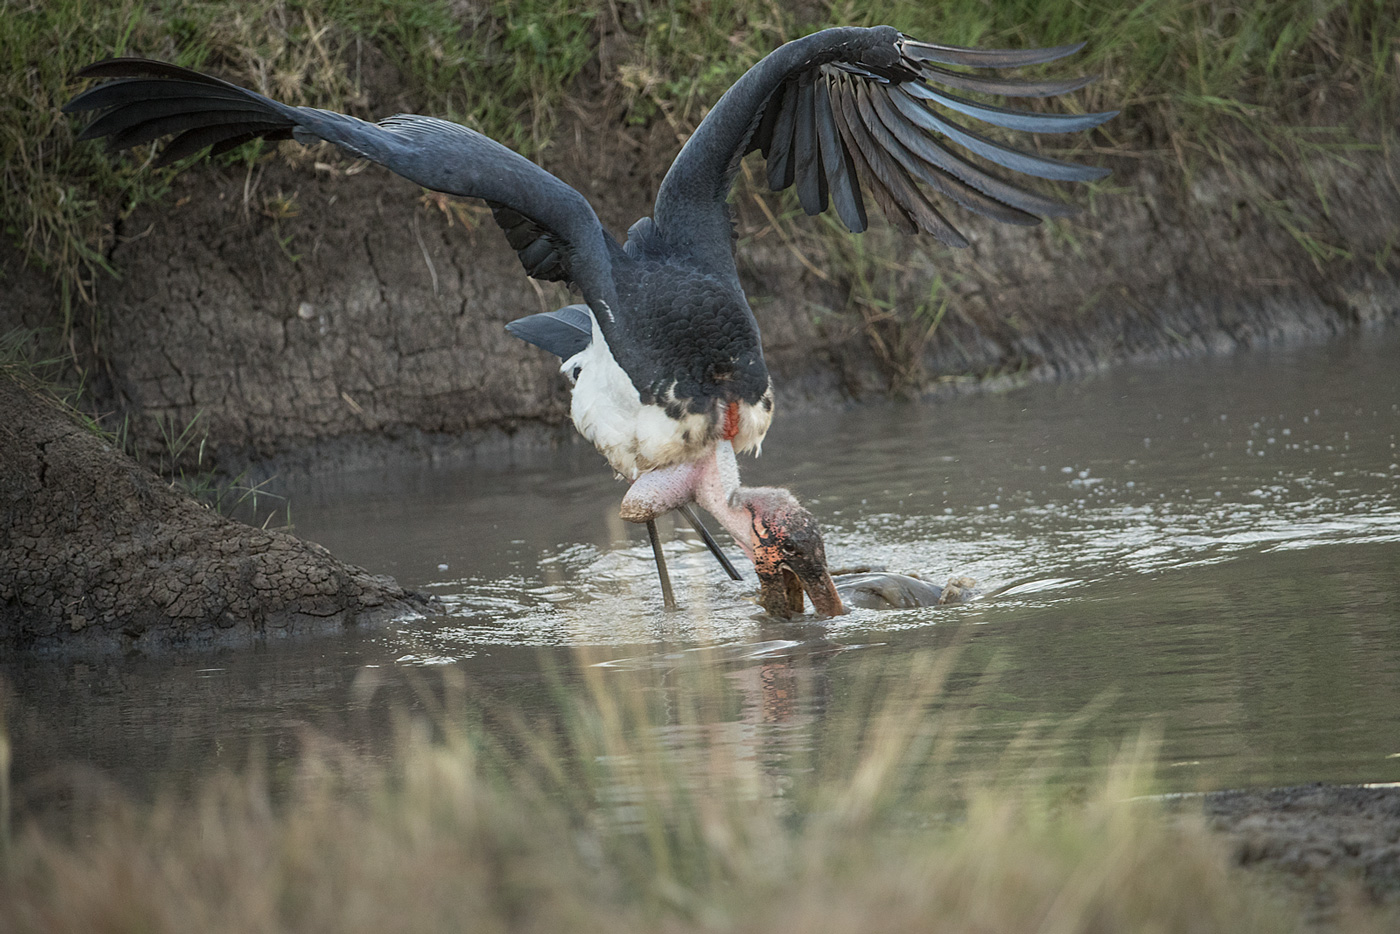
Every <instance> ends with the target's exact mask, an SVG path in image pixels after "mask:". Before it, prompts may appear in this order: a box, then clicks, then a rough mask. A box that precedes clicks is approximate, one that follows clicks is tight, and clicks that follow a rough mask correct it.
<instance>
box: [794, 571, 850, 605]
mask: <svg viewBox="0 0 1400 934" xmlns="http://www.w3.org/2000/svg"><path fill="white" fill-rule="evenodd" d="M783 577H784V578H790V579H791V581H792V583H789V584H788V585H787V592H788V606H789V608H792V609H796V611H797V612H798V613H801V612H802V594H803V592H804V591H805V592H806V594H807V597H808V598H809V599H810V600H811V601H812V611H813V612H814V613H816V614H817V615H818V616H842V615H844V614H845V612H846V605H845V604H844V603H842V602H841V594H839V593H837V592H836V582H835V581H834V580H832V579H831V575H830V574H829V573H828V572H827V570H826V568H825V567H823V566H821V565H818V564H809V565H808V566H807V567H806V568H801V569H799V568H790V567H787V566H786V565H785V566H784V567H783ZM794 591H796V593H794ZM794 596H795V597H796V606H795V607H793V602H794V601H793V597H794Z"/></svg>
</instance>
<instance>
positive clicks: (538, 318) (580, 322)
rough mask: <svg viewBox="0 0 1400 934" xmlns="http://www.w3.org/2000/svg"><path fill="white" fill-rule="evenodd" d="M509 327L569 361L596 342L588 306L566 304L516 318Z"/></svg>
mask: <svg viewBox="0 0 1400 934" xmlns="http://www.w3.org/2000/svg"><path fill="white" fill-rule="evenodd" d="M506 330H507V331H509V332H510V333H511V334H514V335H515V336H516V337H518V338H520V339H521V340H523V341H525V342H526V343H527V344H534V345H535V346H536V347H539V348H540V349H541V350H547V351H549V352H550V353H552V354H554V355H555V356H556V357H558V358H560V359H561V360H567V359H569V358H570V357H572V356H573V355H574V354H576V353H578V352H579V351H581V350H583V349H584V348H586V347H587V346H588V345H589V344H591V343H592V342H593V316H592V315H590V314H589V313H588V306H587V305H565V306H564V307H563V308H560V309H559V310H557V311H546V312H544V313H543V314H538V315H530V316H529V317H526V318H517V319H516V320H514V321H512V322H510V323H509V324H507V325H506Z"/></svg>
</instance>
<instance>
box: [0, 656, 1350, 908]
mask: <svg viewBox="0 0 1400 934" xmlns="http://www.w3.org/2000/svg"><path fill="white" fill-rule="evenodd" d="M950 654H951V653H948V652H944V653H940V654H938V655H921V656H916V657H911V658H909V659H907V660H904V661H902V662H897V663H895V664H894V665H891V664H889V663H888V662H886V663H885V665H884V666H883V670H882V671H879V672H876V671H875V670H874V669H873V668H872V669H871V671H870V672H869V676H868V677H865V678H862V679H859V680H858V681H857V682H856V686H855V688H854V689H853V692H852V696H851V697H850V698H848V699H847V700H848V701H849V702H850V703H854V704H868V705H869V714H868V716H867V717H864V718H861V719H860V721H859V722H858V723H857V724H856V725H854V726H852V727H850V728H849V729H846V730H841V731H839V733H840V735H834V734H832V733H827V734H826V735H824V736H823V737H822V738H821V739H820V740H819V742H818V743H817V746H818V749H817V750H815V755H814V758H813V761H812V763H810V765H811V767H810V768H805V767H795V768H790V769H787V770H785V771H784V778H783V781H782V782H780V783H779V784H780V786H781V787H780V788H773V787H767V788H765V787H762V785H763V783H762V782H761V781H760V782H755V781H754V780H752V779H754V777H755V776H757V775H759V774H760V773H761V772H762V764H761V761H760V760H761V759H762V757H761V756H756V755H754V754H753V749H752V748H751V747H750V746H749V745H748V744H747V743H746V742H745V741H742V740H741V741H738V742H736V741H735V739H734V737H733V735H732V734H725V733H724V731H721V730H715V729H714V728H713V725H712V721H711V720H707V719H706V718H705V717H703V716H700V714H701V712H702V711H701V708H704V707H706V705H707V704H708V703H709V701H707V700H706V698H707V697H709V698H712V699H714V700H715V702H716V703H718V702H719V701H718V693H716V694H710V693H708V692H707V691H706V690H698V691H690V690H689V689H688V690H687V691H686V692H685V693H686V695H687V696H692V697H696V698H699V700H697V701H696V702H695V703H694V705H693V706H692V705H682V706H681V707H679V708H677V707H675V706H669V707H668V705H665V704H657V703H655V696H654V694H652V693H651V692H650V691H646V690H642V691H638V690H636V684H635V682H629V681H628V680H627V679H622V678H618V677H616V673H615V672H610V671H607V670H602V669H598V668H584V669H583V674H582V675H581V678H582V683H583V687H581V688H577V689H571V688H563V687H561V688H559V689H558V692H557V694H558V700H559V706H560V712H559V717H560V721H561V722H562V723H563V724H564V725H563V726H562V727H561V728H547V729H539V728H538V727H539V725H538V724H534V725H531V724H525V723H516V724H514V726H512V727H507V728H506V729H504V731H501V730H493V731H488V730H486V729H485V728H483V727H482V726H481V725H480V722H478V721H477V719H476V717H478V716H480V712H477V713H475V714H473V713H472V712H471V705H470V704H469V703H468V702H466V701H465V700H464V697H465V694H464V693H463V692H462V690H461V686H460V685H457V686H455V687H454V686H453V685H452V683H451V680H450V678H449V685H448V687H449V689H448V690H447V691H446V700H444V701H441V702H439V701H438V700H436V699H431V698H430V699H428V700H427V702H426V703H425V706H426V707H428V708H429V709H430V710H432V711H433V713H432V714H431V716H429V717H426V718H425V717H418V718H417V719H414V718H413V717H410V716H408V715H402V716H401V717H400V722H399V724H398V727H397V729H396V736H397V743H396V748H395V750H394V751H393V754H392V756H391V757H390V758H389V759H388V761H387V762H384V761H373V760H371V759H369V758H368V757H366V756H365V755H363V754H359V753H354V752H351V751H349V750H347V749H345V748H343V747H340V746H337V745H334V744H331V743H328V742H326V741H324V740H316V739H310V740H308V742H307V744H306V746H305V749H304V750H303V752H302V754H301V755H300V757H299V759H298V760H297V762H296V764H295V766H294V767H293V768H292V769H291V771H290V772H287V773H283V772H281V771H279V770H278V769H276V768H273V769H268V768H266V767H263V766H260V765H259V764H258V763H257V762H253V763H251V764H250V765H249V766H247V767H246V768H245V769H244V770H243V771H241V772H238V773H225V774H220V775H218V776H214V777H210V778H208V779H206V780H204V781H202V782H200V783H199V785H198V787H197V788H196V789H195V790H194V791H192V792H186V793H180V794H174V793H169V794H163V795H158V796H156V799H155V803H154V804H137V803H133V802H132V801H130V800H129V799H127V798H125V797H123V796H122V795H120V794H117V793H115V792H113V791H111V790H110V789H103V790H97V791H89V792H88V793H85V794H80V795H79V796H78V797H77V799H76V802H75V805H74V807H73V808H72V810H71V811H70V813H69V814H67V815H66V816H65V819H64V821H63V826H62V827H59V826H57V825H55V824H54V823H52V822H48V821H41V822H25V821H21V822H20V824H19V825H18V826H15V827H13V828H11V838H10V839H9V840H8V844H7V845H0V905H3V906H4V908H3V910H0V930H5V931H16V932H19V931H133V932H134V931H141V932H159V931H172V932H173V931H181V932H185V931H204V932H219V931H230V932H232V931H238V932H247V931H269V932H270V931H283V930H288V931H291V930H296V931H328V932H332V931H333V932H336V934H350V932H355V931H374V932H382V931H396V932H397V931H448V930H472V931H655V930H664V931H692V930H694V931H700V930H705V931H748V930H752V931H760V930H761V931H793V932H799V931H800V932H823V931H830V932H843V934H845V932H853V931H862V932H866V931H903V930H938V931H946V932H962V931H966V932H973V931H991V932H998V934H1012V932H1021V931H1045V932H1052V931H1053V932H1078V931H1083V932H1097V931H1103V932H1112V931H1132V932H1169V931H1183V932H1185V931H1192V932H1209V931H1220V932H1233V934H1239V932H1245V934H1247V932H1256V931H1257V932H1271V934H1272V932H1281V931H1288V930H1296V929H1298V927H1299V922H1298V921H1297V920H1296V919H1297V915H1298V911H1297V908H1296V906H1293V907H1292V910H1290V906H1289V905H1288V904H1286V903H1284V902H1281V901H1279V900H1278V899H1279V896H1278V895H1277V893H1273V892H1270V891H1269V890H1267V887H1265V886H1263V885H1261V884H1260V880H1259V877H1258V876H1251V875H1246V874H1245V873H1243V872H1242V871H1241V870H1238V869H1234V868H1231V867H1230V866H1229V864H1228V857H1227V855H1226V850H1225V847H1224V844H1223V842H1222V841H1221V840H1219V839H1216V838H1213V837H1212V836H1211V835H1210V833H1209V832H1208V831H1207V830H1206V829H1205V828H1204V827H1203V826H1202V824H1201V822H1200V821H1199V820H1196V819H1190V818H1182V817H1180V816H1176V817H1170V818H1169V817H1167V816H1166V815H1164V814H1163V813H1162V811H1161V810H1160V809H1159V808H1158V806H1157V805H1156V804H1154V803H1150V802H1146V803H1145V802H1141V801H1138V802H1131V801H1129V799H1130V798H1131V797H1133V796H1134V795H1136V794H1138V793H1140V792H1141V791H1142V790H1143V785H1144V783H1145V782H1146V780H1147V774H1148V772H1149V771H1150V766H1149V762H1148V760H1149V759H1150V757H1151V743H1149V742H1144V741H1141V740H1140V741H1138V742H1137V743H1136V744H1133V743H1129V744H1128V746H1127V747H1126V748H1125V750H1124V751H1122V752H1121V753H1119V754H1118V755H1117V756H1116V757H1110V758H1111V759H1112V761H1111V762H1109V763H1108V764H1106V765H1105V766H1104V767H1103V769H1102V772H1101V774H1100V777H1099V778H1098V779H1097V780H1096V782H1095V783H1094V785H1093V787H1092V788H1091V789H1090V790H1088V792H1087V793H1070V794H1066V793H1065V791H1064V790H1063V789H1060V790H1055V786H1054V785H1053V784H1051V783H1047V782H1046V781H1045V780H1044V778H1043V776H1042V775H1041V773H1040V772H1038V771H1037V768H1036V767H1035V766H1033V765H1032V764H1029V763H1027V762H1026V761H1025V759H1024V756H1022V755H1020V754H1018V753H1017V751H1016V750H1015V749H1011V750H1008V751H1007V752H1006V754H1005V755H1004V756H1003V757H1002V761H1001V762H1000V763H999V765H998V766H997V767H996V768H989V769H988V770H986V771H985V773H983V774H974V775H968V774H955V773H954V772H952V771H949V770H948V769H947V768H946V767H945V766H946V764H947V763H948V762H950V761H951V759H952V757H953V756H954V755H955V753H956V748H957V746H958V744H959V743H960V742H961V738H962V735H963V730H964V727H965V726H966V724H967V721H968V717H969V716H971V714H969V713H967V712H963V713H958V712H957V711H949V710H946V709H943V710H939V711H937V712H935V708H938V707H939V698H940V697H941V696H942V689H943V683H944V678H945V676H946V675H947V672H948V668H947V663H948V657H949V655H950ZM653 677H654V679H655V682H656V685H661V684H662V683H663V682H664V683H666V684H674V683H675V682H676V680H677V679H697V678H698V679H705V678H709V679H710V680H711V683H712V684H715V685H716V690H718V688H717V681H716V678H717V677H718V676H717V675H716V673H715V672H713V670H711V671H710V672H708V673H707V672H705V671H694V670H691V671H684V670H682V671H678V670H675V669H671V670H668V671H666V672H657V673H655V675H654V676H653ZM629 683H631V684H632V688H631V689H627V688H624V687H622V685H627V684H629ZM432 693H433V692H425V695H424V696H425V697H428V696H429V695H430V694H432ZM710 713H713V711H710ZM0 735H3V734H0ZM3 758H4V746H3V744H0V764H3ZM3 803H4V787H3V782H0V804H3ZM3 826H4V825H3V824H0V831H2V830H3ZM1349 929H1352V930H1366V929H1368V928H1367V927H1365V925H1364V919H1363V924H1362V926H1361V927H1356V926H1351V927H1350V928H1349Z"/></svg>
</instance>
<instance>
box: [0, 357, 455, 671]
mask: <svg viewBox="0 0 1400 934" xmlns="http://www.w3.org/2000/svg"><path fill="white" fill-rule="evenodd" d="M0 436H3V437H2V438H0V656H3V655H4V654H8V653H12V652H15V651H22V650H45V649H56V648H60V647H63V648H66V649H75V648H76V649H81V650H97V651H112V650H132V649H145V650H150V649H167V648H176V647H185V646H200V645H212V644H232V645H250V644H254V643H256V642H258V641H261V640H267V639H272V638H278V637H286V636H292V635H298V634H303V633H309V632H317V631H327V630H335V629H340V628H343V627H347V626H354V625H368V624H372V623H375V622H382V621H387V620H389V619H393V618H396V617H403V616H406V615H410V614H412V613H414V612H416V611H418V610H422V609H424V608H426V606H427V601H426V600H425V598H423V597H420V596H418V595H416V594H413V593H409V592H407V591H405V590H404V589H403V588H401V587H399V586H398V584H396V583H395V582H394V581H393V580H392V579H391V578H388V577H381V576H376V575H373V574H370V573H369V572H368V571H365V570H364V569H362V568H358V567H354V566H353V565H349V564H345V563H344V562H341V561H339V560H337V559H336V558H334V557H333V556H332V555H331V554H330V553H329V552H327V551H326V550H325V549H324V548H322V547H321V546H319V545H316V544H313V543H311V542H304V541H301V540H299V539H297V538H295V537H293V536H291V535H288V534H286V533H283V532H278V531H263V530H260V529H255V528H252V527H250V526H246V525H243V524H242V523H239V522H235V521H233V520H231V519H227V518H225V517H223V516H220V515H218V514H217V513H215V512H214V511H212V510H210V509H208V508H207V507H205V506H203V505H201V504H200V503H198V502H196V501H195V500H193V499H191V498H190V497H189V496H187V495H185V494H184V493H183V492H179V491H177V490H175V489H172V488H171V487H170V486H169V485H168V484H166V483H164V482H163V481H161V480H160V479H159V478H158V477H157V476H156V475H155V474H153V473H151V472H150V471H149V470H147V469H146V468H144V467H141V466H140V465H139V464H137V463H136V462H135V461H133V460H132V459H131V458H130V457H128V456H126V455H125V454H123V453H121V452H120V451H118V450H116V449H115V448H113V447H112V446H111V445H110V444H109V443H107V442H106V441H105V440H103V439H102V438H100V437H99V436H98V435H96V434H95V433H93V432H91V431H88V430H87V429H85V428H83V427H82V426H80V425H79V424H77V423H76V422H75V421H74V420H73V419H72V418H71V417H70V416H69V415H68V413H66V412H65V411H64V410H63V409H62V408H61V407H59V406H58V405H57V404H55V403H54V402H53V401H51V400H50V399H49V398H47V397H46V396H44V395H43V394H41V393H37V392H34V391H32V390H30V389H28V388H26V387H25V386H24V385H22V384H21V383H20V382H19V381H17V380H16V379H14V378H13V377H12V376H10V375H9V374H6V373H3V372H0Z"/></svg>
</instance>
